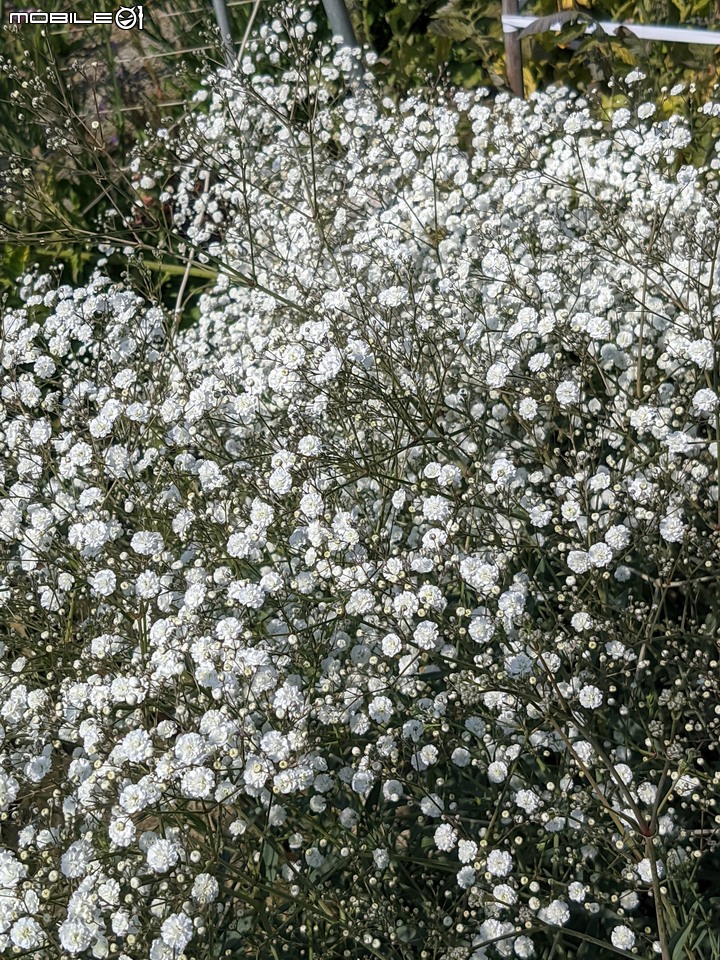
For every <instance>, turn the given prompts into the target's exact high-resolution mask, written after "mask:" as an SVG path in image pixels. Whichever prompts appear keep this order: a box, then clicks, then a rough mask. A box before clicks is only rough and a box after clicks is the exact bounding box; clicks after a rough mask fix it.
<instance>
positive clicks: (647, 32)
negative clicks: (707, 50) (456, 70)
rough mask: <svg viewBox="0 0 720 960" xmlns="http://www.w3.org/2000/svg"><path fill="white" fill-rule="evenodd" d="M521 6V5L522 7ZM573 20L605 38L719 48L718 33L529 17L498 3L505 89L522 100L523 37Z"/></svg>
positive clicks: (574, 16)
mask: <svg viewBox="0 0 720 960" xmlns="http://www.w3.org/2000/svg"><path fill="white" fill-rule="evenodd" d="M522 5H523V4H521V6H522ZM569 20H577V21H579V22H585V23H586V24H587V32H592V31H593V30H594V29H596V28H597V27H600V28H601V29H602V30H603V31H604V32H605V33H607V34H608V35H609V36H614V35H615V34H616V33H617V32H618V30H621V29H622V30H628V31H629V32H630V33H632V34H634V35H635V36H636V37H637V38H638V39H640V40H661V41H665V42H666V43H697V44H704V45H709V46H713V47H720V30H696V29H695V28H692V27H663V26H659V25H657V24H644V23H614V22H612V21H608V20H601V21H597V20H593V19H592V18H590V17H589V16H588V15H587V14H583V13H579V12H577V11H563V12H562V13H559V14H557V15H553V16H546V17H533V16H528V15H525V14H522V15H519V14H518V2H517V0H502V17H501V21H502V28H503V34H504V36H505V71H506V76H507V81H508V86H509V87H510V89H511V90H512V91H513V93H514V94H516V95H517V96H519V97H522V96H523V73H522V70H523V67H522V46H521V41H522V39H523V38H524V37H526V36H529V35H531V34H534V33H544V32H547V31H551V30H552V31H557V30H559V29H560V27H561V25H562V23H564V22H568V21H569Z"/></svg>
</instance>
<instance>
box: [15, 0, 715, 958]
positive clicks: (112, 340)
mask: <svg viewBox="0 0 720 960" xmlns="http://www.w3.org/2000/svg"><path fill="white" fill-rule="evenodd" d="M313 32H314V31H313V22H312V19H311V18H310V15H309V13H304V14H302V16H300V17H299V18H296V19H294V20H292V21H288V20H287V19H286V18H284V17H283V16H281V15H278V19H277V20H276V21H274V22H272V23H270V24H268V25H267V26H265V27H263V28H262V29H261V31H260V34H259V36H258V38H257V40H256V41H254V42H253V43H251V44H250V45H249V46H248V48H247V54H246V56H245V58H244V59H243V62H242V63H241V64H240V66H239V68H238V71H237V73H236V74H234V75H230V74H228V73H227V72H224V71H221V72H220V73H219V74H218V75H217V76H215V77H212V78H210V80H209V81H208V83H207V85H206V86H207V87H208V88H209V90H208V91H206V92H207V93H208V96H207V101H208V102H207V113H206V114H205V115H202V116H200V117H196V119H195V120H193V122H192V123H191V124H189V125H188V126H187V128H186V130H185V132H184V137H183V138H182V139H181V140H180V141H177V142H172V143H168V142H167V141H162V146H163V149H166V150H167V156H168V157H170V156H171V153H172V151H173V150H174V151H175V161H174V162H175V174H176V176H175V180H174V183H173V184H172V185H171V188H168V189H166V190H165V193H164V194H163V197H162V199H163V201H167V202H172V204H173V207H174V210H175V228H176V230H177V231H178V233H179V234H181V235H182V237H183V238H184V242H185V244H186V249H187V250H190V249H192V250H193V251H194V256H196V257H197V259H199V260H203V259H204V260H205V261H206V262H209V263H219V264H220V267H219V270H218V276H217V281H216V283H215V286H214V288H213V289H212V291H211V292H209V293H207V294H205V295H204V296H203V297H202V298H201V302H200V318H199V321H198V322H197V323H196V324H195V325H193V326H192V327H190V328H188V329H187V330H184V331H182V332H178V331H177V327H176V324H175V323H174V318H173V317H170V316H168V315H167V312H166V311H165V310H164V309H163V308H162V307H160V306H159V305H157V304H153V303H148V302H146V301H144V300H143V299H142V298H141V297H140V296H139V295H137V294H136V293H134V292H133V291H131V290H129V289H126V288H124V287H121V286H119V285H116V284H112V283H111V282H110V281H109V280H108V279H107V278H106V277H104V276H103V273H102V264H101V265H100V266H99V268H98V271H97V273H96V275H95V276H94V277H93V279H92V280H91V281H90V282H89V283H88V284H87V285H86V286H84V287H81V288H75V289H73V288H72V287H70V286H67V285H61V286H58V285H57V283H55V282H53V280H52V278H51V277H49V276H38V275H35V274H28V275H27V276H26V277H24V278H23V280H22V290H21V293H22V299H23V301H24V305H23V306H22V307H21V308H19V309H15V310H11V309H5V311H4V314H3V317H2V348H1V356H2V364H3V371H4V374H3V386H2V405H1V406H0V421H1V422H0V431H1V437H2V454H3V465H2V468H0V482H1V483H2V487H1V494H2V496H1V499H0V540H1V541H2V545H3V550H4V554H5V557H6V562H5V564H4V567H3V573H2V578H1V580H0V603H2V610H3V622H4V624H5V625H6V631H5V641H4V644H3V652H4V665H3V669H2V671H1V672H0V691H1V692H0V722H1V723H2V744H1V746H0V749H1V751H2V752H1V753H0V816H1V817H2V842H3V844H4V849H2V850H1V851H0V888H1V889H2V892H3V896H2V898H1V903H0V950H2V951H9V952H11V951H12V949H13V948H17V950H16V952H18V953H24V954H29V955H33V956H38V957H43V958H46V957H47V958H56V957H59V956H82V957H84V956H88V957H89V956H93V957H96V958H102V957H106V956H115V957H118V958H119V960H145V958H148V957H149V958H150V960H180V958H181V957H188V958H190V957H192V958H198V960H210V958H216V957H221V956H226V955H230V956H238V957H240V956H257V957H260V956H262V957H268V956H271V955H272V956H273V957H276V958H277V957H281V956H292V957H308V958H309V957H311V956H312V957H318V958H320V957H322V958H327V960H330V958H336V957H337V958H340V957H353V958H355V957H357V958H360V957H362V958H367V957H379V958H384V960H389V958H407V960H409V958H411V957H412V958H415V957H422V958H425V957H431V956H444V957H445V958H446V960H466V958H472V960H481V958H484V957H489V958H492V957H497V956H500V957H511V956H516V957H533V956H546V951H547V950H548V949H549V945H550V944H552V943H560V942H561V943H563V944H565V949H566V955H567V956H576V955H578V956H579V955H580V954H578V953H577V951H578V949H579V948H580V947H581V945H582V943H583V941H584V942H585V943H586V944H589V945H591V946H592V944H593V943H595V944H596V945H597V943H598V942H599V943H602V944H604V948H603V949H605V950H606V951H607V952H608V953H609V954H610V953H615V954H619V955H626V954H627V952H628V951H631V950H633V949H635V950H639V955H642V956H652V955H653V953H658V954H664V955H665V956H666V957H667V956H669V953H668V944H669V943H670V941H671V938H672V937H673V935H675V934H677V933H678V931H679V929H680V926H679V918H680V917H681V916H682V915H683V914H682V910H683V909H684V907H683V906H682V903H681V901H683V898H684V893H683V891H684V890H685V889H692V891H693V896H694V897H695V898H696V900H697V902H699V903H701V904H702V902H703V898H704V897H705V898H707V897H708V896H709V893H708V887H707V886H704V885H703V884H704V881H703V879H702V877H703V873H702V870H703V867H704V865H705V864H706V863H708V862H711V858H712V857H713V855H714V851H715V845H716V838H717V821H718V811H717V808H716V797H717V793H718V784H719V783H720V765H719V764H718V749H717V745H718V729H719V726H720V718H719V716H718V707H717V704H718V698H717V693H718V690H717V686H718V680H717V675H718V674H717V667H718V647H717V643H718V641H717V636H718V624H717V620H716V611H715V607H714V603H713V585H714V583H715V582H716V577H717V571H718V565H719V564H720V555H719V552H718V548H719V546H720V544H719V541H718V536H719V530H720V526H719V521H720V514H719V510H720V507H719V505H718V486H717V464H718V458H719V457H720V453H719V452H718V439H719V437H720V430H719V426H720V424H719V423H718V418H719V417H720V403H719V399H718V390H719V389H720V385H719V384H718V340H717V337H718V330H717V326H718V324H719V323H720V271H718V270H717V269H716V267H717V231H718V222H719V220H718V214H719V212H720V206H719V204H718V195H717V180H716V179H714V174H713V170H712V169H710V168H707V169H701V170H698V169H696V168H691V167H689V166H682V165H679V164H678V162H677V161H678V157H681V154H680V152H679V151H681V150H682V149H683V147H684V146H685V145H686V143H687V141H688V138H689V137H690V136H691V132H690V130H689V128H688V127H687V126H686V125H685V124H684V123H683V122H682V121H681V120H680V119H679V118H676V119H672V120H670V121H662V122H653V121H652V118H651V117H650V116H649V115H648V113H647V111H644V110H643V106H642V105H640V108H639V109H635V112H634V113H633V112H632V110H630V109H628V110H627V111H626V113H627V116H625V115H624V114H623V113H622V112H621V111H618V112H617V113H616V114H615V115H614V118H613V121H612V123H607V122H605V121H603V119H602V118H599V117H598V115H597V113H596V112H595V111H594V110H593V108H592V107H591V106H590V105H589V104H588V103H587V102H585V101H584V100H583V99H582V98H580V97H578V96H576V95H574V94H571V93H569V92H568V91H566V90H551V91H549V92H548V93H546V94H542V95H534V96H533V97H532V98H531V99H530V101H529V102H521V101H518V100H514V99H511V98H509V97H507V96H504V95H498V96H496V97H495V98H494V99H489V98H488V97H487V96H486V91H483V90H480V91H476V92H473V93H457V94H455V95H448V96H447V97H445V98H443V97H440V96H436V97H435V98H425V97H423V96H419V95H418V96H413V97H412V98H410V99H408V100H406V101H404V102H403V103H401V104H400V105H399V106H398V105H396V104H394V103H393V102H391V101H389V100H386V99H383V97H382V96H381V95H380V94H379V93H377V92H376V91H375V89H374V87H373V84H372V81H371V78H370V76H369V75H368V77H367V80H366V83H365V85H364V86H362V87H354V88H353V87H352V86H350V87H349V89H348V90H347V91H346V92H345V93H344V94H343V95H340V93H339V91H340V90H341V89H342V81H343V77H345V76H349V75H350V68H351V64H350V62H349V58H348V55H347V54H346V53H340V54H337V55H336V56H335V58H334V59H333V58H332V56H331V51H329V50H328V49H326V48H319V49H317V48H315V47H314V46H313V42H312V35H313ZM288 53H292V54H293V55H294V57H295V61H294V63H295V65H294V66H293V67H292V68H291V69H289V70H288V71H287V72H285V73H284V74H281V75H278V71H277V69H274V70H272V71H271V70H270V69H269V68H268V69H267V70H266V67H268V65H270V66H273V67H277V64H278V63H282V62H285V60H286V59H287V57H288ZM718 112H720V109H719V108H718V104H710V105H709V107H708V108H707V110H706V111H705V113H706V115H708V116H710V117H712V116H713V115H715V114H717V113H718ZM642 117H648V119H647V120H645V119H642ZM167 162H168V163H170V161H169V160H168V161H167ZM137 166H138V170H139V171H140V172H141V167H142V164H141V163H138V165H137ZM711 166H712V167H714V166H717V164H716V163H715V164H713V165H711ZM140 172H139V173H138V176H139V178H140ZM139 182H140V181H139ZM151 182H152V180H147V179H145V180H142V183H144V184H146V185H147V183H151ZM198 184H200V185H204V189H201V190H198V189H197V187H198ZM592 949H595V947H593V948H592Z"/></svg>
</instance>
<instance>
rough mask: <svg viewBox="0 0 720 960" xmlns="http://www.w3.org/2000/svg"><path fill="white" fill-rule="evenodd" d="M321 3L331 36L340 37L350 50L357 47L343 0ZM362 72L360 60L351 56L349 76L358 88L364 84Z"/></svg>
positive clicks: (324, 0) (328, 0)
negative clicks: (351, 62)
mask: <svg viewBox="0 0 720 960" xmlns="http://www.w3.org/2000/svg"><path fill="white" fill-rule="evenodd" d="M322 5H323V7H324V8H325V14H326V16H327V18H328V23H329V24H330V29H331V30H332V34H333V36H334V37H340V38H341V40H342V46H343V47H347V48H348V49H350V50H354V49H357V48H358V46H359V44H358V42H357V38H356V37H355V31H354V30H353V25H352V21H351V20H350V14H349V13H348V11H347V7H346V6H345V0H322ZM363 73H364V71H363V68H362V66H361V64H360V61H359V60H357V59H355V58H353V64H352V72H351V76H352V79H353V81H354V82H355V84H356V85H357V86H358V87H359V88H362V87H363V86H364V83H363Z"/></svg>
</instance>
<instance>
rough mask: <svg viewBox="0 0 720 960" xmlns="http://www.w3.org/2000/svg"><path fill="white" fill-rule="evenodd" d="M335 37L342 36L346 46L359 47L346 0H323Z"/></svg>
mask: <svg viewBox="0 0 720 960" xmlns="http://www.w3.org/2000/svg"><path fill="white" fill-rule="evenodd" d="M322 3H323V7H325V13H326V15H327V18H328V22H329V24H330V29H331V30H332V32H333V36H334V37H342V39H343V46H344V47H357V40H356V39H355V31H354V30H353V25H352V23H351V22H350V14H349V13H348V12H347V7H346V6H345V3H344V0H322Z"/></svg>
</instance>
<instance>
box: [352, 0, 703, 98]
mask: <svg viewBox="0 0 720 960" xmlns="http://www.w3.org/2000/svg"><path fill="white" fill-rule="evenodd" d="M350 9H351V13H352V15H353V17H354V19H355V21H356V23H357V24H358V28H359V32H360V34H361V36H362V37H363V39H365V40H366V41H367V42H369V43H370V44H371V45H372V46H373V47H374V48H375V50H376V51H377V52H378V54H380V55H381V56H382V57H383V61H384V62H383V66H384V68H385V71H386V75H387V77H388V80H389V81H390V82H391V83H392V84H393V85H394V86H401V87H402V86H407V85H413V84H416V83H418V82H419V81H420V80H421V79H422V78H424V77H425V76H426V75H427V74H428V73H432V74H435V75H437V74H438V73H440V72H443V73H445V74H446V75H447V77H448V78H449V79H450V80H451V81H452V82H453V83H457V84H461V85H464V86H470V87H472V86H476V85H492V86H496V87H503V86H504V84H505V66H504V44H503V34H502V27H501V24H500V0H450V2H445V0H403V2H401V3H390V2H388V0H353V3H352V5H351V7H350ZM561 10H578V11H582V12H583V13H588V14H589V15H590V16H592V17H593V18H594V19H596V20H601V21H602V20H612V21H615V22H620V23H622V22H634V23H646V24H657V25H666V26H675V25H685V26H688V27H689V26H694V27H700V28H709V29H712V28H713V27H716V26H717V27H719V28H720V0H530V2H528V3H527V4H526V5H525V6H524V8H523V9H522V10H521V13H523V14H532V15H535V16H546V15H550V14H554V13H557V12H558V11H561ZM718 40H719V42H718V46H717V47H710V46H700V45H697V46H696V45H691V44H684V43H659V42H657V41H653V42H649V41H646V42H643V41H639V40H637V38H635V37H633V36H632V35H631V34H629V33H628V34H625V35H624V36H623V37H618V38H617V39H616V38H613V37H604V38H602V37H600V36H598V35H589V36H585V27H584V26H582V25H576V26H569V25H568V26H565V27H564V28H563V29H562V31H561V32H560V33H559V34H553V33H546V34H538V35H535V36H533V37H530V38H528V39H526V40H525V41H523V62H524V66H525V71H524V74H525V75H524V80H525V90H526V92H531V91H533V90H537V89H542V88H544V87H547V86H548V85H549V84H551V83H563V84H568V85H570V86H572V87H576V88H579V89H583V90H586V89H587V88H588V87H595V88H600V89H601V90H602V89H606V88H607V80H608V79H609V78H610V77H611V76H612V77H623V76H624V75H625V74H626V73H627V72H628V71H629V70H631V69H632V68H633V67H635V66H637V67H642V68H643V69H644V72H645V73H646V74H647V75H648V77H649V78H651V79H652V81H653V83H654V84H655V86H656V88H657V90H658V92H659V90H660V88H661V87H662V86H663V85H667V86H673V85H675V84H677V83H679V82H681V81H683V80H684V81H686V82H687V83H690V82H694V83H696V84H697V86H698V88H702V89H704V90H705V91H707V92H710V91H711V90H712V87H713V85H714V84H715V83H716V82H717V81H718V79H720V68H719V66H718V63H719V59H718V54H720V34H719V35H718Z"/></svg>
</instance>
